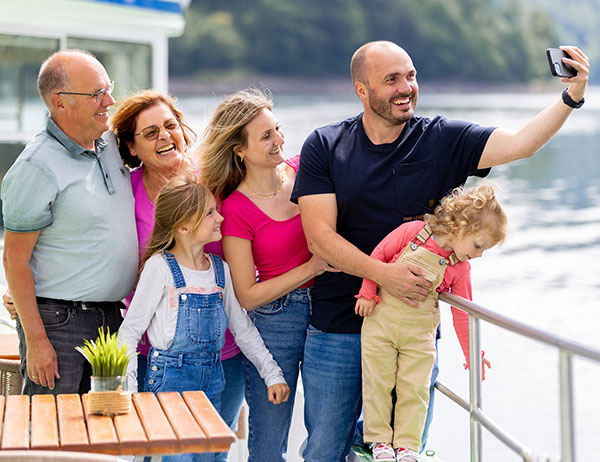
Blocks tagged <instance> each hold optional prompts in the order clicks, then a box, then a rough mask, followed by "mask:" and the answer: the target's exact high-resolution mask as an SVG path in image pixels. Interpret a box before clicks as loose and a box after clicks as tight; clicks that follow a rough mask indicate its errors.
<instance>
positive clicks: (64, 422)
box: [56, 394, 90, 451]
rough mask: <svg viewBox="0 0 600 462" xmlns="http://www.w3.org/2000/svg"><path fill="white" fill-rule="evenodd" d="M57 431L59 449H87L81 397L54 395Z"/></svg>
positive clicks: (87, 440)
mask: <svg viewBox="0 0 600 462" xmlns="http://www.w3.org/2000/svg"><path fill="white" fill-rule="evenodd" d="M56 408H57V412H58V431H59V435H60V446H61V449H65V450H69V451H89V445H90V443H89V439H88V434H87V427H86V425H85V419H84V416H83V406H82V405H81V397H80V396H79V395H76V394H65V395H58V396H57V397H56Z"/></svg>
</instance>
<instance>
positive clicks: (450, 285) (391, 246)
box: [359, 220, 473, 364]
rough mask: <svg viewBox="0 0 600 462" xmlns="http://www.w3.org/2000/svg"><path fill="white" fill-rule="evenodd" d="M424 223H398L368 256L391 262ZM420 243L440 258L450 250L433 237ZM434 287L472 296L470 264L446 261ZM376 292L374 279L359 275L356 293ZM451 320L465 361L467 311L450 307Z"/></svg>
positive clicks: (396, 258) (467, 332)
mask: <svg viewBox="0 0 600 462" xmlns="http://www.w3.org/2000/svg"><path fill="white" fill-rule="evenodd" d="M424 226H425V222H423V221H421V220H415V221H410V222H408V223H404V224H402V225H400V226H398V227H397V228H396V229H395V230H393V231H392V232H391V233H390V234H388V235H387V236H386V237H385V238H384V239H383V240H382V241H381V242H380V243H379V244H377V247H375V249H373V252H372V253H371V257H372V258H375V259H377V260H379V261H382V262H385V263H393V262H395V261H396V260H398V257H400V254H401V253H402V251H403V250H404V249H405V247H406V246H407V245H408V244H409V243H411V242H412V241H413V240H414V239H415V237H416V236H417V234H419V233H420V232H421V230H422V229H423V227H424ZM423 247H424V248H425V249H427V250H429V251H431V252H433V253H435V254H437V255H439V256H441V257H444V258H448V257H449V256H450V254H451V253H452V252H450V251H449V250H444V249H442V248H441V247H440V246H439V245H437V244H436V243H435V241H434V240H433V238H430V239H427V241H426V242H425V244H423ZM437 291H438V292H452V293H453V294H454V295H458V296H459V297H463V298H466V299H467V300H472V299H473V293H472V290H471V265H470V264H469V262H468V261H461V262H459V263H457V264H455V265H448V267H447V268H446V271H445V272H444V279H443V280H442V283H441V284H440V286H439V287H438V288H437ZM376 293H377V283H376V282H374V281H371V280H369V279H363V283H362V286H361V288H360V292H359V295H361V296H363V297H366V298H372V296H373V295H375V294H376ZM452 320H453V323H454V330H455V331H456V336H457V337H458V341H459V343H460V346H461V349H462V351H463V354H464V355H465V360H466V361H467V364H469V315H468V314H467V313H465V312H464V311H462V310H459V309H458V308H455V307H452Z"/></svg>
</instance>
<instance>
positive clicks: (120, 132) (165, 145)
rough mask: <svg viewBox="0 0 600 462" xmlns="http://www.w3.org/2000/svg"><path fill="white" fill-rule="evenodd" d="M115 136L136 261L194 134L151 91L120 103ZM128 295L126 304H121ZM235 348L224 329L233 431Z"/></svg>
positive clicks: (225, 407)
mask: <svg viewBox="0 0 600 462" xmlns="http://www.w3.org/2000/svg"><path fill="white" fill-rule="evenodd" d="M111 126H112V129H113V130H114V132H115V133H116V135H117V139H118V142H119V151H120V153H121V157H122V159H123V162H124V163H125V164H126V165H127V166H129V167H131V168H133V170H132V172H131V186H132V190H133V196H134V199H135V220H136V227H137V233H138V246H139V256H140V261H142V258H143V256H144V254H145V251H146V246H147V245H148V242H149V240H150V236H151V234H152V229H153V228H154V213H155V205H154V203H155V200H156V197H157V196H158V193H159V191H160V190H161V189H162V187H163V186H164V185H165V184H166V183H167V181H168V180H169V179H170V178H172V177H173V176H175V175H177V174H178V173H179V172H181V170H182V169H185V168H188V167H191V168H193V166H191V162H190V159H189V156H188V155H187V154H186V151H187V149H188V148H189V146H190V145H191V144H192V142H193V141H194V140H195V139H196V134H195V133H194V132H193V130H192V129H191V128H189V127H188V126H187V125H186V124H185V123H184V121H183V114H182V112H181V111H179V110H178V109H177V108H176V107H175V103H174V100H173V99H172V98H171V97H169V96H167V95H163V94H162V93H158V92H156V91H153V90H144V91H141V92H139V93H136V94H134V95H133V96H131V97H129V98H127V99H126V100H124V101H123V102H122V103H121V104H120V105H119V109H118V110H117V112H116V113H115V114H114V116H113V117H112V118H111ZM205 249H206V251H207V252H210V253H215V254H218V255H220V256H223V251H222V248H221V244H220V242H216V243H212V244H209V245H207V246H206V247H205ZM132 298H133V292H132V293H131V294H130V295H129V296H128V297H127V299H126V300H125V302H126V305H127V306H129V302H130V301H131V299H132ZM149 349H150V344H149V342H148V338H147V336H146V335H145V334H144V336H143V337H142V339H141V341H140V344H139V345H138V351H139V352H140V355H139V356H138V388H139V389H140V390H142V389H143V383H144V378H145V375H146V364H147V362H146V357H147V355H148V351H149ZM239 353H240V350H239V348H238V347H237V345H236V344H235V342H234V340H233V336H232V335H231V333H230V332H229V330H227V331H226V332H225V345H224V347H223V350H222V352H221V359H222V364H223V370H224V374H225V380H226V384H225V391H224V392H223V394H222V396H221V402H222V406H221V407H222V408H221V415H222V416H223V419H224V420H225V421H226V422H227V424H228V425H230V426H231V427H232V428H235V426H236V424H237V418H238V415H239V411H240V408H241V405H242V402H243V400H244V382H243V369H242V363H241V358H242V355H241V354H239ZM215 460H216V461H226V460H227V453H220V454H217V455H216V458H215Z"/></svg>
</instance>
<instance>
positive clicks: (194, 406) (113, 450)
mask: <svg viewBox="0 0 600 462" xmlns="http://www.w3.org/2000/svg"><path fill="white" fill-rule="evenodd" d="M87 398H88V397H87V395H82V396H80V395H76V394H65V395H58V396H57V397H56V399H55V397H54V396H53V395H34V396H32V397H31V399H30V397H29V396H27V395H13V396H8V397H6V398H5V397H4V396H0V415H2V416H3V419H2V423H4V425H3V426H2V436H1V440H0V441H1V442H0V449H1V450H27V449H40V450H41V449H43V450H64V451H80V452H96V453H104V454H116V455H153V454H177V453H186V452H221V451H227V450H228V449H229V446H230V445H231V443H233V442H234V441H235V436H234V434H233V432H232V431H231V430H230V429H229V427H228V426H227V424H225V422H224V421H223V419H221V417H220V416H219V414H218V413H217V411H216V410H215V408H214V407H213V406H212V404H211V402H210V401H209V400H208V398H207V397H206V395H205V394H204V392H202V391H187V392H183V393H181V394H179V393H177V392H164V393H158V394H156V395H155V394H154V393H134V394H133V396H132V409H131V410H130V411H129V413H127V414H123V415H117V416H113V417H108V416H102V415H93V414H89V413H88V412H87Z"/></svg>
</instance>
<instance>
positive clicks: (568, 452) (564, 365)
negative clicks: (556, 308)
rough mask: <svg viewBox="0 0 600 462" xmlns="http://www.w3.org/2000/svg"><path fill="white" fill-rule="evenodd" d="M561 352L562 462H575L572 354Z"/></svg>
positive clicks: (561, 350)
mask: <svg viewBox="0 0 600 462" xmlns="http://www.w3.org/2000/svg"><path fill="white" fill-rule="evenodd" d="M559 351H560V436H561V454H562V462H575V420H574V416H573V370H572V354H571V353H570V352H569V351H566V350H563V349H562V348H561V349H560V350H559Z"/></svg>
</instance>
